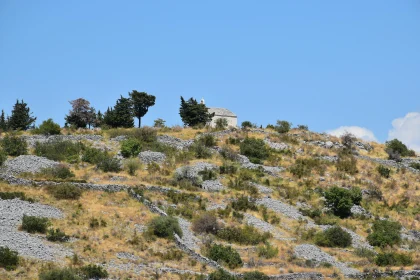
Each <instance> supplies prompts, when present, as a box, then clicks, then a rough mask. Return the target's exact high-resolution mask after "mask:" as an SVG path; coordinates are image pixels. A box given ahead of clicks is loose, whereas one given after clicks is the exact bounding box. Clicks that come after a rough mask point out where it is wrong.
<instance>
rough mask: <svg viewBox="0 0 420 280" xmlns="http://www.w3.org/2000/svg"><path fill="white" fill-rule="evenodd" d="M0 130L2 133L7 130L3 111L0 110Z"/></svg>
mask: <svg viewBox="0 0 420 280" xmlns="http://www.w3.org/2000/svg"><path fill="white" fill-rule="evenodd" d="M0 129H1V130H3V131H5V130H7V121H6V117H5V115H4V110H1V115H0Z"/></svg>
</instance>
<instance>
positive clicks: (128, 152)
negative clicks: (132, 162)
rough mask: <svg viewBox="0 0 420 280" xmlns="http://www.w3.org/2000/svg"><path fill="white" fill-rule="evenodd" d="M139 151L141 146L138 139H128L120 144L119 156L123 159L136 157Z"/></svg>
mask: <svg viewBox="0 0 420 280" xmlns="http://www.w3.org/2000/svg"><path fill="white" fill-rule="evenodd" d="M141 149H142V145H141V142H140V141H139V140H138V139H135V138H129V139H127V140H124V141H122V142H121V155H122V156H123V157H125V158H129V157H137V156H138V155H139V153H140V152H141Z"/></svg>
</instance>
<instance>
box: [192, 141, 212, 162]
mask: <svg viewBox="0 0 420 280" xmlns="http://www.w3.org/2000/svg"><path fill="white" fill-rule="evenodd" d="M189 150H190V151H191V152H193V153H194V156H195V157H196V158H200V159H204V158H210V157H211V155H212V154H211V151H210V150H209V149H208V148H207V147H206V146H205V145H204V144H203V143H202V142H200V141H195V143H194V144H193V145H191V146H190V149H189Z"/></svg>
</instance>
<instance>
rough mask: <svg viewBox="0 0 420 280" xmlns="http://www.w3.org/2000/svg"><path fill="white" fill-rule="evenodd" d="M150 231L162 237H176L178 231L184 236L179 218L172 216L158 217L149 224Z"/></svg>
mask: <svg viewBox="0 0 420 280" xmlns="http://www.w3.org/2000/svg"><path fill="white" fill-rule="evenodd" d="M148 233H150V234H152V235H155V236H157V237H161V238H170V239H172V238H174V234H175V233H176V234H177V235H178V236H180V237H182V230H181V227H180V226H179V223H178V220H177V219H176V218H174V217H170V216H161V217H156V218H154V219H153V220H152V221H150V223H149V225H148Z"/></svg>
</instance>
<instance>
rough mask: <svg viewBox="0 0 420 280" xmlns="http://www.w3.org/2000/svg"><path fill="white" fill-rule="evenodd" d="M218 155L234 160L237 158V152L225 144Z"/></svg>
mask: <svg viewBox="0 0 420 280" xmlns="http://www.w3.org/2000/svg"><path fill="white" fill-rule="evenodd" d="M220 155H221V156H222V157H223V158H224V159H227V160H231V161H236V160H237V159H238V153H237V152H235V151H234V150H232V149H231V148H229V147H228V146H225V147H223V148H222V150H221V151H220Z"/></svg>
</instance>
